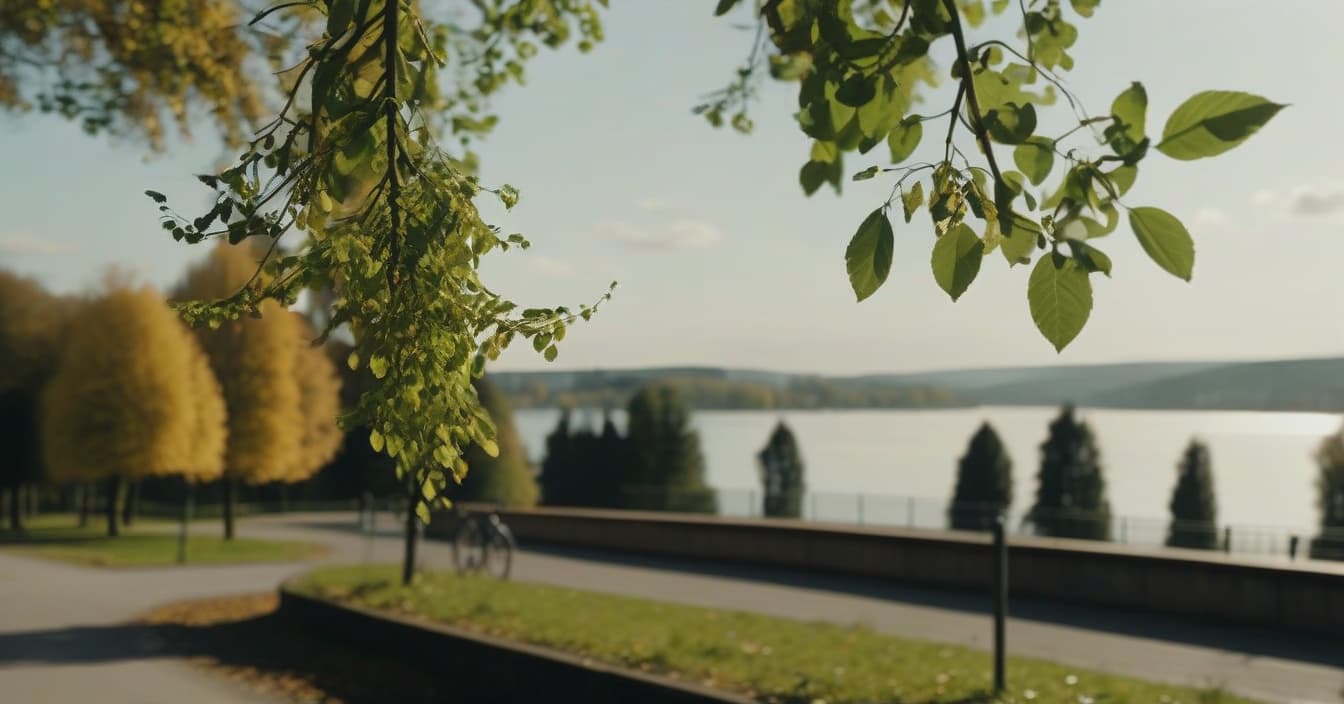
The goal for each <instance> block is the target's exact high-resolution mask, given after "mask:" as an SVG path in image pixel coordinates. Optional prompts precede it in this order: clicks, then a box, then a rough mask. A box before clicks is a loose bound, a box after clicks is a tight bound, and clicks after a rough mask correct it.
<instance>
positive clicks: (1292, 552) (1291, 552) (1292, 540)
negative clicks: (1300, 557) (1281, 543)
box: [1288, 535, 1297, 560]
mask: <svg viewBox="0 0 1344 704" xmlns="http://www.w3.org/2000/svg"><path fill="white" fill-rule="evenodd" d="M1288 559H1289V560H1296V559H1297V536H1296V535H1291V536H1288Z"/></svg>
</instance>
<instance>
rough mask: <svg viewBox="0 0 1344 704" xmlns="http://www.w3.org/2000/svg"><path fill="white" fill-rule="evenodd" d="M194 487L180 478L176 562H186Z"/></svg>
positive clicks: (194, 498)
mask: <svg viewBox="0 0 1344 704" xmlns="http://www.w3.org/2000/svg"><path fill="white" fill-rule="evenodd" d="M195 488H196V487H195V486H194V485H193V484H192V483H191V480H190V479H187V478H186V477H185V476H184V477H182V522H181V525H179V526H178V529H177V561H178V562H179V563H186V561H187V528H188V527H189V525H190V524H191V509H192V508H193V504H194V503H195V500H196V492H195Z"/></svg>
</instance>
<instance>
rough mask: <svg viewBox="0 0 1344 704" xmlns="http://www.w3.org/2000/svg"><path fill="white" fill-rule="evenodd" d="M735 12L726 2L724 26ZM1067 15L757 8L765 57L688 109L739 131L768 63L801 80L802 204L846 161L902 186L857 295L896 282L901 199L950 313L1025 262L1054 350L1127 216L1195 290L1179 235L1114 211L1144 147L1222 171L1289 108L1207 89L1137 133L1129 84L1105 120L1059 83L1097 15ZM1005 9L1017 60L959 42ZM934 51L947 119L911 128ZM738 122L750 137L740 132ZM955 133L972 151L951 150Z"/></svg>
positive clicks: (1163, 216) (1075, 324) (946, 1)
mask: <svg viewBox="0 0 1344 704" xmlns="http://www.w3.org/2000/svg"><path fill="white" fill-rule="evenodd" d="M738 2H739V0H720V2H719V3H718V5H717V7H716V12H717V13H718V14H724V13H726V12H728V11H729V10H731V9H732V8H733V7H734V6H735V5H737V4H738ZM1068 4H1069V6H1070V7H1071V10H1072V12H1071V13H1070V12H1066V9H1065V7H1064V3H1063V2H1062V1H1061V0H1032V1H1030V2H1028V1H1026V0H1023V1H1022V2H1019V3H1011V2H1010V0H991V1H990V2H986V1H985V0H875V1H873V2H854V1H853V0H840V1H838V2H835V1H830V2H825V1H822V0H766V1H765V2H763V3H761V4H759V6H758V9H759V12H758V14H759V16H760V19H759V23H760V24H759V27H760V28H761V31H762V32H763V33H764V35H765V36H767V37H768V38H769V41H770V44H771V46H772V51H767V52H759V51H757V49H756V48H753V53H752V59H751V60H750V61H749V62H748V65H747V66H745V67H744V68H742V69H741V70H740V71H739V79H738V82H737V83H735V84H734V86H732V87H730V88H729V89H728V90H726V91H723V92H721V93H719V94H716V95H715V96H714V100H713V101H711V102H710V103H707V104H705V105H702V106H700V107H698V108H697V110H698V111H700V112H702V113H704V114H705V115H706V116H707V117H708V118H709V120H710V122H711V123H712V124H715V125H717V124H719V123H720V122H721V121H722V114H723V112H724V111H726V110H738V111H739V112H738V114H739V115H740V116H742V120H746V118H745V115H746V112H745V111H746V102H747V100H748V99H749V98H750V97H751V95H752V90H751V89H750V85H751V81H752V77H753V76H754V75H755V74H757V73H759V72H758V68H759V67H760V66H763V65H768V66H769V72H770V74H771V75H772V76H773V77H774V78H776V79H780V80H789V81H796V82H798V84H799V90H798V104H799V112H798V113H797V119H798V123H799V126H800V127H801V129H802V131H803V132H804V133H805V134H806V135H808V136H809V137H811V138H812V139H813V143H812V148H811V153H810V155H809V159H808V161H807V162H806V163H805V164H804V165H803V167H802V170H801V172H800V174H799V180H800V182H801V185H802V187H803V190H804V192H805V193H807V194H808V195H811V194H812V193H815V192H816V191H817V190H819V189H820V188H821V187H822V186H823V185H825V184H827V183H829V184H831V185H832V187H834V188H835V190H836V192H837V193H838V192H839V191H840V188H841V183H842V180H843V176H844V173H845V170H844V162H843V157H844V155H845V153H847V152H854V151H857V152H858V153H859V154H867V153H868V152H870V151H871V150H873V149H874V148H875V147H877V146H878V145H880V144H883V143H885V144H886V145H887V147H888V149H889V151H890V161H891V165H890V166H886V167H882V166H878V165H874V166H871V167H868V168H866V169H863V170H861V171H858V172H857V173H855V174H854V175H853V179H854V180H856V181H861V180H867V179H872V178H875V177H877V176H879V175H889V176H890V177H891V178H893V180H894V184H893V186H892V190H891V194H890V196H889V197H888V198H887V199H886V201H885V202H884V203H882V204H881V205H880V206H879V207H878V208H876V209H875V210H873V211H872V212H871V213H870V214H869V215H868V216H867V217H865V218H864V219H863V221H862V222H861V223H860V225H859V227H858V230H857V231H856V232H855V234H854V236H853V238H852V239H851V241H850V243H849V246H848V248H847V249H846V251H845V264H846V268H847V270H848V274H849V280H850V283H851V285H852V287H853V289H854V293H855V295H856V296H857V298H858V299H859V300H860V301H861V300H863V299H865V298H868V297H869V296H871V295H872V294H873V293H875V292H876V291H877V289H878V288H879V287H881V286H882V284H883V283H884V282H885V281H886V279H887V276H888V274H889V273H890V270H891V263H892V256H893V249H894V232H893V228H892V224H891V218H890V215H889V211H890V210H891V209H892V208H893V206H894V204H895V203H896V202H897V201H899V202H900V206H901V211H902V213H901V214H902V216H903V219H904V221H905V222H906V223H909V222H911V220H912V218H914V216H915V214H916V213H917V212H919V211H921V210H924V211H926V212H927V213H928V215H929V217H930V220H931V221H932V225H933V230H934V234H935V236H936V241H935V243H934V245H933V251H932V255H931V268H932V269H933V275H934V280H935V281H936V282H937V284H938V285H939V286H940V287H941V288H942V289H943V290H944V291H946V292H947V294H948V295H949V296H950V297H951V298H952V299H953V300H956V299H958V298H960V297H961V296H962V295H963V294H964V293H965V292H966V291H967V289H968V288H969V287H970V285H971V284H972V282H974V280H975V278H976V276H977V274H978V273H979V271H980V267H981V263H982V260H983V259H984V258H985V257H986V256H988V255H990V254H991V253H992V252H994V251H995V250H999V251H1000V252H1002V254H1003V256H1004V258H1005V259H1006V260H1007V261H1008V264H1009V265H1010V266H1015V265H1019V264H1020V265H1031V266H1032V270H1031V275H1030V277H1029V280H1028V283H1027V299H1028V304H1029V307H1030V310H1031V316H1032V319H1033V320H1034V321H1035V323H1036V326H1037V327H1038V328H1039V329H1040V331H1041V333H1042V334H1043V335H1044V336H1045V337H1046V339H1047V340H1049V342H1050V343H1051V344H1052V345H1054V347H1055V348H1056V349H1057V350H1062V349H1063V348H1064V347H1065V346H1066V345H1067V344H1068V343H1069V342H1070V341H1072V340H1073V339H1074V338H1075V337H1076V336H1077V335H1078V333H1079V332H1080V331H1081V330H1082V328H1083V326H1084V324H1085V323H1086V322H1087V319H1088V317H1089V315H1090V314H1091V309H1092V284H1091V279H1090V276H1091V275H1092V274H1098V273H1100V274H1104V275H1106V276H1110V274H1111V260H1110V258H1109V257H1108V256H1107V255H1106V254H1105V253H1104V252H1103V251H1102V250H1101V249H1099V248H1098V246H1097V245H1096V243H1095V240H1097V239H1098V238H1101V237H1104V236H1106V235H1108V234H1110V233H1111V232H1113V231H1114V230H1115V229H1116V227H1117V226H1118V225H1119V222H1120V210H1122V209H1123V210H1124V211H1126V213H1127V216H1128V221H1129V225H1130V228H1131V229H1132V230H1133V232H1134V235H1135V236H1136V238H1137V239H1138V241H1139V244H1140V246H1141V247H1142V248H1143V250H1144V251H1145V252H1146V253H1147V254H1148V255H1149V256H1150V257H1151V258H1152V260H1153V261H1154V262H1155V263H1156V264H1157V265H1158V266H1160V267H1161V268H1163V269H1164V270H1166V271H1168V272H1170V273H1171V274H1173V275H1175V276H1177V277H1180V278H1182V279H1185V280H1189V279H1190V277H1191V274H1192V271H1193V267H1194V243H1193V241H1192V240H1191V237H1190V233H1189V232H1188V231H1187V229H1186V228H1185V226H1184V225H1183V224H1181V222H1180V220H1179V219H1177V218H1176V217H1175V216H1174V215H1172V214H1171V213H1169V212H1167V211H1165V210H1162V209H1160V208H1156V207H1150V206H1130V205H1129V204H1128V203H1126V202H1124V200H1122V199H1123V197H1124V195H1125V194H1126V193H1127V192H1128V191H1129V190H1130V188H1131V187H1132V186H1133V185H1134V182H1135V180H1136V179H1137V177H1138V173H1139V171H1138V167H1139V165H1140V163H1141V162H1142V161H1143V160H1144V159H1145V158H1146V157H1147V156H1149V154H1150V153H1151V151H1152V150H1153V149H1155V150H1156V151H1157V152H1160V153H1162V154H1163V155H1165V156H1168V157H1170V158H1173V159H1177V160H1183V161H1188V160H1193V159H1201V158H1205V157H1211V156H1216V155H1218V154H1221V153H1223V152H1225V151H1227V150H1229V149H1231V148H1232V147H1235V146H1236V145H1238V144H1240V143H1241V142H1243V141H1245V140H1246V139H1247V138H1248V137H1250V135H1252V134H1254V133H1255V132H1256V131H1257V130H1258V129H1259V128H1260V127H1261V126H1263V125H1264V124H1265V123H1266V122H1268V121H1269V120H1270V119H1271V118H1272V117H1273V116H1274V115H1275V114H1276V113H1277V112H1278V111H1279V110H1280V109H1282V108H1283V107H1284V106H1283V105H1280V104H1277V103H1273V102H1270V101H1268V100H1266V99H1264V98H1262V97H1259V96H1255V95H1251V94H1248V93H1240V92H1234V91H1205V92H1201V93H1198V94H1196V95H1194V96H1193V97H1191V98H1190V99H1188V100H1187V101H1185V102H1184V103H1183V104H1181V105H1180V107H1178V108H1177V109H1176V110H1175V111H1174V112H1173V113H1172V114H1171V116H1170V117H1169V118H1168V119H1167V121H1166V125H1165V126H1164V128H1163V130H1162V133H1161V136H1160V137H1158V138H1154V137H1150V136H1149V135H1148V131H1147V106H1148V97H1147V93H1146V92H1145V90H1144V88H1143V86H1142V84H1139V83H1134V84H1132V85H1131V86H1129V87H1128V88H1126V89H1125V90H1123V91H1122V92H1121V93H1120V94H1119V95H1118V96H1116V98H1115V99H1114V101H1112V104H1111V109H1110V111H1109V113H1106V114H1099V115H1092V114H1089V113H1087V112H1086V111H1085V110H1084V109H1083V106H1082V104H1081V101H1079V100H1078V99H1077V97H1076V96H1074V95H1073V94H1072V93H1070V92H1069V91H1068V90H1066V89H1065V88H1064V86H1063V84H1062V83H1061V81H1060V78H1059V74H1060V73H1061V72H1065V71H1068V70H1070V69H1072V68H1073V63H1074V60H1073V57H1072V55H1071V54H1070V53H1069V51H1070V49H1071V48H1072V47H1073V45H1074V43H1075V42H1076V41H1077V38H1078V30H1077V27H1076V26H1075V25H1074V24H1073V22H1074V21H1076V18H1077V17H1083V18H1085V17H1091V16H1092V15H1093V13H1094V12H1095V10H1096V9H1097V7H1098V5H1099V4H1100V0H1070V2H1069V3H1068ZM1010 8H1011V9H1012V10H1014V11H1020V13H1021V23H1020V25H1019V31H1018V32H1017V37H1018V38H1020V40H1021V41H1020V46H1018V45H1015V44H1016V43H1017V41H1016V40H1014V41H1009V39H1013V38H1011V37H1010V38H1008V39H998V38H990V39H986V40H983V41H980V42H978V43H975V44H968V42H967V39H966V34H965V27H966V26H971V27H976V26H979V25H980V24H981V23H982V22H984V20H985V18H986V17H987V16H988V15H989V14H995V15H999V14H1003V13H1005V12H1008V11H1009V10H1010ZM939 40H943V41H950V42H951V43H952V44H953V45H954V47H955V51H956V54H955V55H956V59H955V61H954V63H953V65H952V66H951V67H950V71H949V75H950V78H951V80H952V81H953V82H954V84H955V85H956V86H957V92H956V97H955V99H954V101H953V104H952V105H951V107H950V108H949V109H947V110H944V111H942V112H939V113H936V114H919V113H916V112H914V111H913V109H912V108H913V107H914V106H915V105H916V104H917V103H918V102H920V94H919V92H918V91H919V84H920V83H925V84H928V85H933V83H934V80H935V76H936V74H935V72H934V69H933V66H932V64H931V62H930V59H929V52H930V50H931V47H933V46H934V45H935V43H936V42H938V41H939ZM758 41H759V40H758ZM1061 94H1062V95H1063V96H1064V97H1065V99H1066V100H1067V102H1068V104H1069V107H1070V108H1071V109H1072V112H1073V116H1074V118H1075V120H1076V123H1077V124H1076V125H1075V126H1074V127H1073V128H1071V129H1069V130H1066V131H1065V132H1063V133H1061V134H1046V133H1045V131H1044V130H1043V129H1041V127H1040V122H1039V120H1038V116H1037V108H1038V106H1040V107H1045V106H1050V105H1053V104H1054V103H1055V102H1056V101H1057V98H1058V96H1059V95H1061ZM939 119H946V120H947V130H946V138H945V139H944V140H943V144H944V151H943V155H942V158H941V159H940V160H938V161H932V162H912V161H911V156H912V155H913V154H914V153H915V151H916V150H917V149H918V148H919V146H920V145H921V144H922V143H923V142H924V137H925V135H924V123H926V122H932V121H934V120H939ZM734 124H735V125H737V124H738V120H737V119H736V118H735V120H734ZM744 125H745V126H746V127H747V128H749V127H750V123H749V121H748V122H745V123H744ZM959 128H960V129H964V130H965V134H966V135H967V136H968V138H969V139H971V140H972V141H973V142H974V144H975V147H976V151H977V152H978V153H974V152H973V153H972V154H969V155H968V154H967V153H965V152H964V151H963V150H962V149H961V143H960V142H959V141H958V140H957V139H956V137H957V132H958V129H959ZM1086 136H1090V137H1091V138H1092V139H1091V140H1090V141H1089V140H1087V139H1086V138H1085V137H1086ZM996 147H998V148H1010V149H1012V159H1013V165H1014V166H1016V167H1017V168H1016V169H1005V168H1000V165H999V157H998V154H997V153H996ZM1056 173H1058V174H1060V175H1058V176H1056V177H1055V178H1053V179H1052V176H1053V175H1055V174H1056ZM1033 261H1034V262H1035V263H1034V264H1033V263H1032V262H1033Z"/></svg>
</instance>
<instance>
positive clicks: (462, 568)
mask: <svg viewBox="0 0 1344 704" xmlns="http://www.w3.org/2000/svg"><path fill="white" fill-rule="evenodd" d="M515 546H516V543H515V542H514V540H513V532H512V531H510V530H509V527H508V526H507V525H505V523H504V521H502V520H500V518H499V514H498V513H495V512H494V511H491V512H489V513H474V514H473V513H467V512H466V511H465V510H463V509H462V508H460V507H459V508H458V509H457V529H456V530H455V531H454V532H453V563H454V564H455V565H456V566H457V571H458V573H460V574H468V573H484V574H488V575H490V576H491V577H494V578H495V579H508V578H509V570H510V569H512V567H513V549H514V547H515Z"/></svg>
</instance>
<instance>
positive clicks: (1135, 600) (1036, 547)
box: [430, 507, 1344, 634]
mask: <svg viewBox="0 0 1344 704" xmlns="http://www.w3.org/2000/svg"><path fill="white" fill-rule="evenodd" d="M473 508H475V507H473ZM501 517H502V518H503V519H504V521H505V522H506V523H508V525H509V526H510V528H511V529H512V530H513V532H514V535H515V536H516V537H517V538H518V540H519V542H521V543H522V544H523V545H525V546H526V545H528V544H551V545H560V546H569V547H582V548H592V549H599V550H612V551H620V552H629V553H638V554H641V555H662V556H669V557H679V558H690V559H697V560H707V561H716V562H732V563H747V564H757V565H769V566H774V567H788V568H796V569H804V570H815V571H824V572H832V573H839V574H847V575H855V576H862V577H874V578H879V579H890V580H895V581H900V582H905V583H912V584H924V585H930V586H941V587H954V588H961V589H986V590H987V589H988V588H989V583H990V578H991V569H992V568H991V552H990V551H991V548H992V546H991V545H990V540H989V536H988V535H981V534H976V533H955V532H936V531H918V530H909V529H901V528H883V527H862V526H848V525H844V526H842V525H833V524H820V523H812V522H803V521H792V520H777V519H729V518H718V517H709V516H695V515H687V514H668V513H650V512H638V511H607V510H594V509H564V508H538V509H528V510H508V511H502V512H501ZM451 529H452V520H451V519H450V518H449V517H448V516H443V517H441V518H440V519H436V520H435V521H434V522H433V523H431V525H430V533H431V535H435V536H438V537H443V536H445V535H447V534H448V533H449V532H450V531H451ZM1009 590H1010V593H1011V594H1013V595H1016V596H1031V597H1037V598H1041V599H1047V600H1055V601H1060V602H1068V603H1076V604H1084V605H1093V606H1108V607H1121V608H1128V609H1142V610H1150V611H1155V612H1161V613H1167V614H1171V615H1177V616H1187V617H1195V618H1200V619H1206V620H1213V621H1220V622H1227V623H1237V624H1243V625H1255V626H1268V627H1273V628H1288V629H1294V630H1301V631H1309V632H1318V633H1330V634H1339V633H1344V565H1335V564H1332V563H1321V562H1306V561H1304V562H1299V563H1287V562H1282V561H1271V560H1264V561H1260V562H1256V561H1252V560H1247V559H1245V558H1233V557H1229V556H1226V555H1223V554H1222V553H1206V552H1203V551H1197V550H1165V551H1161V552H1153V551H1149V552H1144V551H1141V550H1135V549H1128V548H1124V547H1122V546H1117V545H1112V544H1108V543H1096V542H1091V541H1082V540H1054V539H1044V538H1019V537H1014V538H1011V539H1010V542H1009Z"/></svg>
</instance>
